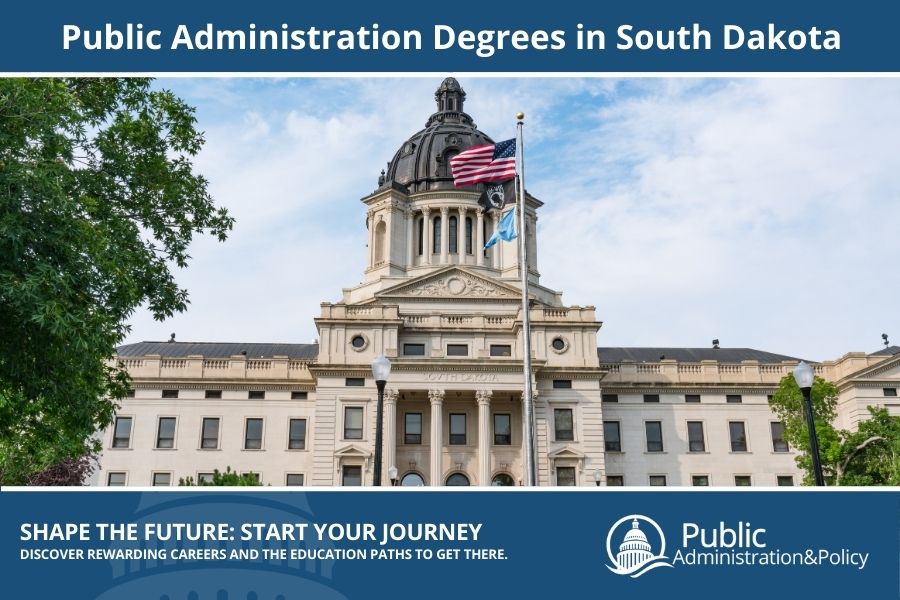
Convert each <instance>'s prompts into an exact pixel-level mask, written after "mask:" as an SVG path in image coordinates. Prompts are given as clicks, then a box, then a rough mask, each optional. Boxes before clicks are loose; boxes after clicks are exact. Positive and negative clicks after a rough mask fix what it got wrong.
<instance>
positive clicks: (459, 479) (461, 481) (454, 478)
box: [447, 473, 469, 486]
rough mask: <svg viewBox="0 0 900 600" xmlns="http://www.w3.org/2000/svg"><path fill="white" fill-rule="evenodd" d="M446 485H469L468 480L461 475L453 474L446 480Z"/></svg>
mask: <svg viewBox="0 0 900 600" xmlns="http://www.w3.org/2000/svg"><path fill="white" fill-rule="evenodd" d="M447 485H460V486H467V485H469V478H468V477H466V476H465V475H463V474H462V473H454V474H453V475H451V476H450V477H448V478H447Z"/></svg>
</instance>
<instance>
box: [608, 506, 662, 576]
mask: <svg viewBox="0 0 900 600" xmlns="http://www.w3.org/2000/svg"><path fill="white" fill-rule="evenodd" d="M641 522H644V523H646V524H647V525H648V526H649V527H646V529H647V530H648V531H649V530H650V528H651V527H652V528H653V529H654V530H656V533H657V534H658V535H659V552H657V553H654V552H653V546H652V545H651V544H650V542H648V541H647V534H646V533H645V532H644V531H642V530H641ZM625 523H629V524H630V527H628V530H627V531H626V532H625V535H624V537H623V538H618V539H622V542H621V543H620V544H619V551H618V552H616V553H615V554H613V551H612V541H613V536H614V535H615V534H616V532H617V530H618V531H619V532H621V530H622V529H625V528H624V527H621V526H622V525H623V524H625ZM606 553H607V555H609V560H610V562H611V563H612V565H607V568H608V569H609V570H610V571H612V572H613V573H615V574H616V575H628V576H629V577H632V578H635V577H640V576H641V575H643V574H644V573H646V572H647V571H650V570H651V569H655V568H656V567H671V566H672V565H671V563H668V562H666V555H665V554H666V536H665V535H663V532H662V529H661V528H660V526H659V525H658V524H657V523H656V521H654V520H653V519H651V518H650V517H645V516H644V515H628V516H625V517H622V518H621V519H619V520H618V521H616V522H615V523H614V524H613V526H612V527H610V529H609V533H608V534H607V536H606Z"/></svg>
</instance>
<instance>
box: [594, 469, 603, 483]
mask: <svg viewBox="0 0 900 600" xmlns="http://www.w3.org/2000/svg"><path fill="white" fill-rule="evenodd" d="M602 479H603V473H601V472H600V469H597V470H596V471H594V483H596V484H597V485H598V486H599V485H600V481H601V480H602Z"/></svg>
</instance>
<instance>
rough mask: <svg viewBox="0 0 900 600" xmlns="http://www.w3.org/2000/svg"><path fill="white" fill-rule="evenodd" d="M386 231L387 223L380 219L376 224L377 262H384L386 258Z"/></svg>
mask: <svg viewBox="0 0 900 600" xmlns="http://www.w3.org/2000/svg"><path fill="white" fill-rule="evenodd" d="M385 231H387V225H386V224H385V222H384V221H379V222H378V225H376V226H375V256H374V258H375V264H378V263H381V262H384V259H385V256H384V251H385V240H384V238H385Z"/></svg>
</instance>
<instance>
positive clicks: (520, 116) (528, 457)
mask: <svg viewBox="0 0 900 600" xmlns="http://www.w3.org/2000/svg"><path fill="white" fill-rule="evenodd" d="M524 122H525V113H521V112H520V113H517V114H516V170H517V171H518V172H517V174H516V201H517V203H518V208H519V272H520V273H521V275H522V352H523V354H524V356H523V359H522V364H523V371H524V376H525V390H524V393H523V395H522V396H523V397H522V413H523V424H522V425H523V432H524V435H523V440H524V444H523V446H524V454H525V457H524V458H525V485H526V486H529V487H531V486H535V485H537V466H536V464H535V462H536V461H535V457H536V453H535V446H534V391H533V390H532V386H531V315H530V309H529V305H528V241H527V238H528V236H527V233H526V230H525V221H526V219H525V145H524V143H523V141H522V128H523V126H524V124H525V123H524Z"/></svg>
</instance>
